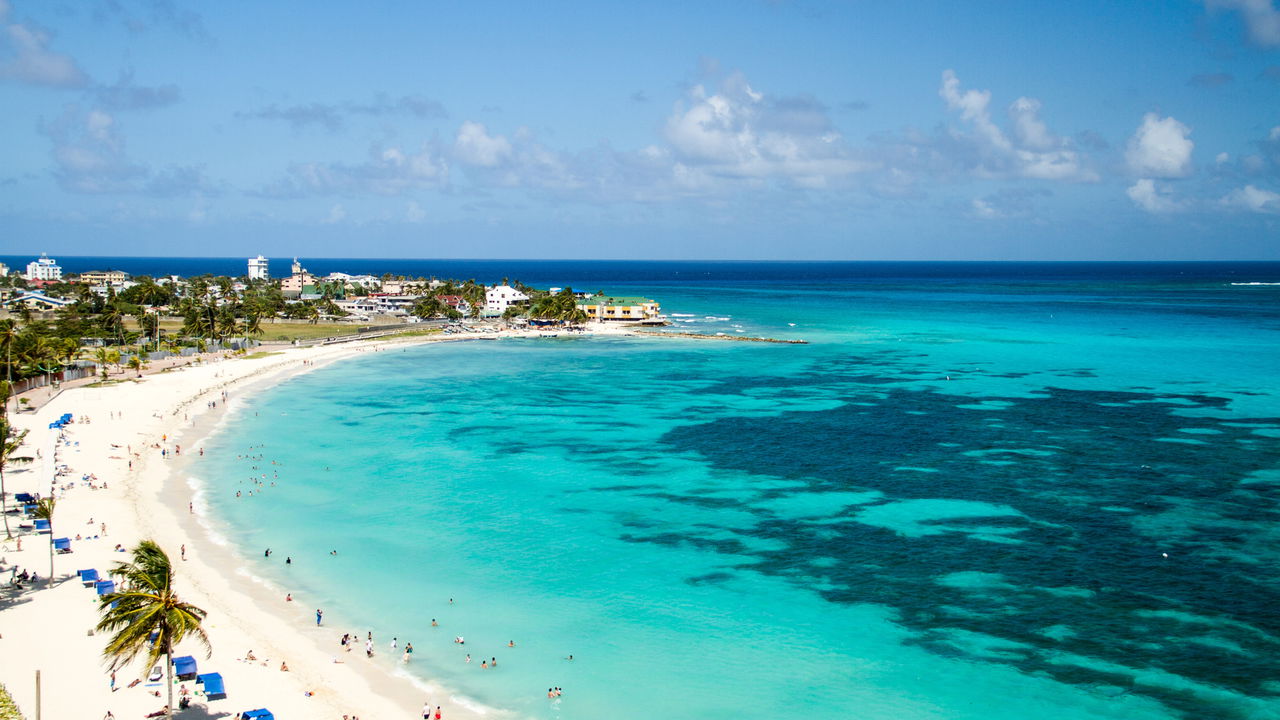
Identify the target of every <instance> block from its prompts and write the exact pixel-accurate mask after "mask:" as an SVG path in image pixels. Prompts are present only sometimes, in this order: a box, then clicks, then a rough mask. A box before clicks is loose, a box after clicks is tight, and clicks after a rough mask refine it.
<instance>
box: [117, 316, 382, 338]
mask: <svg viewBox="0 0 1280 720" xmlns="http://www.w3.org/2000/svg"><path fill="white" fill-rule="evenodd" d="M356 327H357V326H356V325H352V324H348V323H316V324H315V325H312V324H311V323H308V322H277V323H273V322H264V323H262V335H260V336H258V339H259V340H313V339H315V338H327V337H338V336H339V335H354V334H355V333H356ZM135 329H136V328H135ZM181 330H182V323H181V322H178V321H176V320H162V321H160V333H161V334H162V335H176V334H177V333H178V332H180V331H181Z"/></svg>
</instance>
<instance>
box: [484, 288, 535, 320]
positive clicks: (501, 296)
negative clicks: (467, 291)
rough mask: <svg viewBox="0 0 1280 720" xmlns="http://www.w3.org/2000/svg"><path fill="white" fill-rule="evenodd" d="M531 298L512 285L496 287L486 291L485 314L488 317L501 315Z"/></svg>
mask: <svg viewBox="0 0 1280 720" xmlns="http://www.w3.org/2000/svg"><path fill="white" fill-rule="evenodd" d="M528 299H529V296H528V295H525V294H524V293H522V292H520V291H519V290H517V289H515V288H513V287H511V286H510V285H494V286H493V287H491V288H486V289H485V291H484V312H485V314H486V315H501V314H502V313H504V312H506V311H507V308H509V307H511V306H512V305H516V304H518V303H522V302H526V301H528Z"/></svg>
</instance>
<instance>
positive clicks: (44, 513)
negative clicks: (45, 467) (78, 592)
mask: <svg viewBox="0 0 1280 720" xmlns="http://www.w3.org/2000/svg"><path fill="white" fill-rule="evenodd" d="M57 504H58V501H57V500H56V499H54V498H51V497H42V498H40V499H39V500H37V501H36V518H37V519H39V520H48V521H49V583H48V586H49V587H53V508H54V506H55V505H57Z"/></svg>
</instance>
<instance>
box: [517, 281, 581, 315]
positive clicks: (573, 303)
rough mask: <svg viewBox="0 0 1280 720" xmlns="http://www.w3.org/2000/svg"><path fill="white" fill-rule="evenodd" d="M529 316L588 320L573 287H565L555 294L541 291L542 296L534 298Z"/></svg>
mask: <svg viewBox="0 0 1280 720" xmlns="http://www.w3.org/2000/svg"><path fill="white" fill-rule="evenodd" d="M529 317H531V318H538V319H541V320H558V321H560V322H563V323H583V322H586V321H587V314H586V313H585V312H584V311H582V310H581V309H580V308H579V307H578V301H577V298H576V297H574V294H573V288H565V289H563V290H561V291H560V292H558V293H556V294H555V295H552V294H551V293H541V295H540V297H537V298H534V299H533V304H532V305H531V306H530V307H529Z"/></svg>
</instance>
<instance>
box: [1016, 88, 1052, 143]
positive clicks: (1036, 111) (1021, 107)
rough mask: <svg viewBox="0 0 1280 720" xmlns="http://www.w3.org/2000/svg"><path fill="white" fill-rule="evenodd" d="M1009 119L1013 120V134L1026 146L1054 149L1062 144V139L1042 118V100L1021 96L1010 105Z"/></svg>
mask: <svg viewBox="0 0 1280 720" xmlns="http://www.w3.org/2000/svg"><path fill="white" fill-rule="evenodd" d="M1009 119H1010V120H1012V121H1013V135H1014V137H1015V138H1017V139H1018V142H1019V143H1020V144H1021V145H1022V146H1023V147H1025V148H1030V149H1032V150H1053V149H1055V148H1059V147H1061V146H1062V140H1061V139H1059V138H1057V137H1055V136H1054V134H1053V133H1051V132H1049V128H1048V127H1046V126H1045V124H1044V121H1042V120H1041V119H1040V101H1039V100H1035V99H1033V98H1025V97H1021V98H1018V99H1017V100H1014V101H1013V104H1012V105H1010V106H1009Z"/></svg>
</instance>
